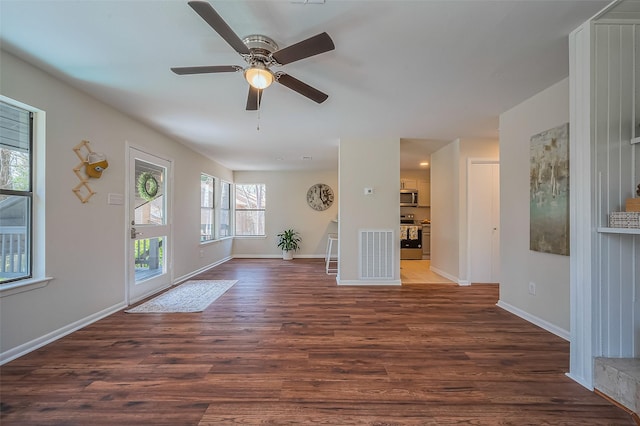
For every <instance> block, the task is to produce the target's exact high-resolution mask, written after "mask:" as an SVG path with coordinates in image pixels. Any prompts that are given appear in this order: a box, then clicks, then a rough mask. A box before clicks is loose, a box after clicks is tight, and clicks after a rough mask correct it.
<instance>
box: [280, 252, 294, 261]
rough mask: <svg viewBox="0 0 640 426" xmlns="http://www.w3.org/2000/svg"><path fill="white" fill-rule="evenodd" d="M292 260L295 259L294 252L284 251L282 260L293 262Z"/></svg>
mask: <svg viewBox="0 0 640 426" xmlns="http://www.w3.org/2000/svg"><path fill="white" fill-rule="evenodd" d="M292 259H293V251H291V250H282V260H292Z"/></svg>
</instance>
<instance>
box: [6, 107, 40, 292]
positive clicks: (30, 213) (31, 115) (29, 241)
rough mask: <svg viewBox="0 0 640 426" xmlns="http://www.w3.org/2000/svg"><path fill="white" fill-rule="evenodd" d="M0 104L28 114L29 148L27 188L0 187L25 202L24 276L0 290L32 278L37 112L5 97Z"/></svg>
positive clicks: (8, 282) (11, 280)
mask: <svg viewBox="0 0 640 426" xmlns="http://www.w3.org/2000/svg"><path fill="white" fill-rule="evenodd" d="M0 103H3V104H5V105H8V106H9V107H11V108H15V109H19V110H21V111H24V112H26V113H28V121H29V122H28V131H29V135H28V137H29V147H28V154H29V155H28V156H29V159H28V167H29V178H28V185H27V186H28V188H27V189H24V190H16V189H4V188H1V187H0V195H6V196H11V197H23V198H25V199H26V201H27V212H26V213H27V220H26V224H25V226H26V228H27V229H26V231H25V233H26V235H25V245H26V246H27V249H26V250H25V254H27V261H26V270H27V271H26V274H25V275H22V276H19V277H15V278H8V279H6V280H2V281H0V288H2V289H6V288H13V287H15V286H16V285H23V284H28V283H29V282H31V281H33V278H34V264H35V262H34V215H35V212H34V210H35V206H34V188H35V185H34V181H35V176H36V173H35V170H34V165H35V164H36V162H35V158H34V157H35V152H34V134H35V131H36V124H35V123H36V117H35V115H36V113H37V111H36V110H34V109H33V108H30V107H28V106H26V105H24V104H21V103H20V102H17V101H14V100H13V99H10V98H7V97H5V96H0Z"/></svg>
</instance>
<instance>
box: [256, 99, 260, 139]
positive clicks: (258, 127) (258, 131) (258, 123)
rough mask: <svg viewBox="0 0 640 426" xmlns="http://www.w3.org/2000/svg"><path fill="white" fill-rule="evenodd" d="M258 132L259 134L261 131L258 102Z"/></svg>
mask: <svg viewBox="0 0 640 426" xmlns="http://www.w3.org/2000/svg"><path fill="white" fill-rule="evenodd" d="M256 130H257V131H258V132H259V131H260V101H258V126H257V127H256Z"/></svg>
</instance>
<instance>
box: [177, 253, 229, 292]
mask: <svg viewBox="0 0 640 426" xmlns="http://www.w3.org/2000/svg"><path fill="white" fill-rule="evenodd" d="M229 260H231V256H227V257H225V258H224V259H220V260H219V261H217V262H214V263H210V264H209V265H206V266H203V267H202V268H200V269H197V270H195V271H193V272H190V273H188V274H185V275H183V276H181V277H178V278H175V279H174V280H173V285H176V284H180V283H183V282H185V281H187V280H188V279H189V278H193V277H195V276H196V275H198V274H201V273H203V272H204V271H206V270H209V269H211V268H213V267H214V266H218V265H221V264H223V263H224V262H227V261H229Z"/></svg>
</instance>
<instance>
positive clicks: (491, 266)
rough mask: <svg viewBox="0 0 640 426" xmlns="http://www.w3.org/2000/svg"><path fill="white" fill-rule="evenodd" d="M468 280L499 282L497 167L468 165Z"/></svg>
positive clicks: (478, 164) (493, 165)
mask: <svg viewBox="0 0 640 426" xmlns="http://www.w3.org/2000/svg"><path fill="white" fill-rule="evenodd" d="M468 215H469V221H468V222H469V233H468V235H469V254H468V255H469V282H472V283H496V282H499V281H500V276H499V275H500V228H499V226H500V166H499V165H498V164H495V163H472V164H471V165H470V167H469V205H468Z"/></svg>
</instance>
